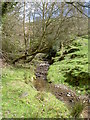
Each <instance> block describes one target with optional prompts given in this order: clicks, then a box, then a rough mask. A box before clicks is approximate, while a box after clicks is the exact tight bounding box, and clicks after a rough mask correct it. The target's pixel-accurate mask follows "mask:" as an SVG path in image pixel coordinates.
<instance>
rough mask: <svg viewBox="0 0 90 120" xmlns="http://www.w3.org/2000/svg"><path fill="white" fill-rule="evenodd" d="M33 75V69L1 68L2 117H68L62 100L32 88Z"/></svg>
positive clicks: (67, 111) (68, 112)
mask: <svg viewBox="0 0 90 120" xmlns="http://www.w3.org/2000/svg"><path fill="white" fill-rule="evenodd" d="M33 76H34V74H33V69H25V68H15V67H11V66H9V67H6V68H3V70H2V87H3V88H2V113H3V118H69V117H70V116H71V115H70V111H69V110H68V108H67V107H66V106H65V104H64V103H63V102H61V101H59V100H57V99H56V98H55V96H53V95H52V94H51V93H46V92H45V91H43V92H40V91H37V90H36V89H35V88H34V86H33V84H32V77H33Z"/></svg>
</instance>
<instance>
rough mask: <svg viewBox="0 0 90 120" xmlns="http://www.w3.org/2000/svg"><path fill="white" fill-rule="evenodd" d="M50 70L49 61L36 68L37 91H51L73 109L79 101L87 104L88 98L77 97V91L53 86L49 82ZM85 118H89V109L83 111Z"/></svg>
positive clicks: (63, 86)
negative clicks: (48, 74) (48, 73)
mask: <svg viewBox="0 0 90 120" xmlns="http://www.w3.org/2000/svg"><path fill="white" fill-rule="evenodd" d="M48 69H49V64H48V62H47V61H43V62H42V63H40V64H38V65H37V67H36V71H35V75H36V80H35V82H34V85H35V87H36V89H37V90H39V91H40V90H41V91H42V90H45V91H49V92H51V93H52V94H54V95H55V96H56V98H57V99H59V100H61V101H63V102H64V103H66V105H68V106H70V107H72V106H74V104H75V103H76V102H78V101H82V102H83V103H84V104H85V103H86V104H87V101H88V97H87V96H77V95H76V93H75V91H72V90H71V89H70V88H69V87H67V86H65V85H63V84H59V85H58V84H53V83H48V82H47V71H48ZM82 114H83V116H84V118H88V107H87V108H85V109H84V111H83V113H82Z"/></svg>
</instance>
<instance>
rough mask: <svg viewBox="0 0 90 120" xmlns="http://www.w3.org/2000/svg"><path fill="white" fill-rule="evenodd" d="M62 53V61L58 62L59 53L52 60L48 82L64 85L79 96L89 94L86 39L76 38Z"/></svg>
mask: <svg viewBox="0 0 90 120" xmlns="http://www.w3.org/2000/svg"><path fill="white" fill-rule="evenodd" d="M64 52H65V53H66V54H64V60H60V52H58V53H57V56H56V57H55V58H54V61H55V62H54V64H52V65H51V66H50V69H49V71H48V81H52V82H54V83H63V84H66V85H68V86H70V87H71V88H75V89H76V91H77V92H79V93H80V94H86V93H89V92H90V91H89V73H88V39H87V38H83V39H82V38H80V37H79V38H77V40H75V41H74V42H73V43H72V45H70V46H68V47H66V48H65V51H64Z"/></svg>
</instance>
